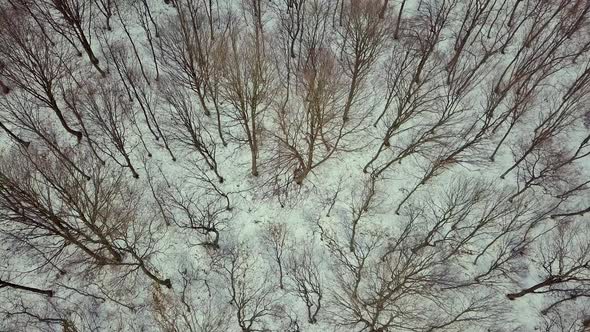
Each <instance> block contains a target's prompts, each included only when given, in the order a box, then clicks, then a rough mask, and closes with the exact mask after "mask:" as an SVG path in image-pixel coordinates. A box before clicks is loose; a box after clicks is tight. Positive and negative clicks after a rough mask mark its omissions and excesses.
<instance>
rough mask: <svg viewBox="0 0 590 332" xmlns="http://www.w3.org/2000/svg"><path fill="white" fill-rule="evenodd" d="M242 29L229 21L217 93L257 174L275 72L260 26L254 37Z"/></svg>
mask: <svg viewBox="0 0 590 332" xmlns="http://www.w3.org/2000/svg"><path fill="white" fill-rule="evenodd" d="M242 29H243V26H242V25H241V24H240V22H239V21H238V20H237V19H235V18H234V19H232V20H231V21H230V23H229V32H228V36H227V43H226V45H225V47H224V49H223V52H224V53H225V58H224V62H223V78H222V79H223V82H222V84H221V88H220V95H221V97H222V99H223V100H224V101H225V102H226V103H227V104H228V108H229V109H228V112H227V114H228V116H229V117H230V118H231V120H232V121H233V122H234V123H235V124H236V125H238V126H239V127H240V129H241V133H240V134H241V135H240V136H241V137H240V136H234V137H235V139H236V140H237V141H238V142H241V143H245V144H246V145H247V146H248V147H249V149H250V160H251V173H252V175H253V176H258V174H259V173H258V156H259V150H260V136H261V132H262V128H261V126H262V119H263V117H264V113H265V112H266V110H267V109H268V108H269V107H270V105H271V103H272V100H273V97H274V95H275V91H274V90H275V87H274V84H275V82H274V79H275V74H274V65H273V64H272V62H271V60H270V58H269V54H268V51H265V49H264V48H263V46H262V38H261V37H260V36H259V28H256V31H257V32H256V33H255V36H252V35H251V33H250V32H249V31H246V32H244V31H243V30H242Z"/></svg>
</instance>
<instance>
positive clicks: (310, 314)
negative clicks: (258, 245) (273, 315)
mask: <svg viewBox="0 0 590 332" xmlns="http://www.w3.org/2000/svg"><path fill="white" fill-rule="evenodd" d="M304 243H306V242H304ZM309 243H312V242H311V241H309ZM314 249H318V248H314V246H313V245H304V246H303V249H302V250H301V252H300V253H296V254H294V255H293V256H291V258H290V259H289V261H288V264H287V271H288V272H287V275H288V277H289V279H290V280H291V283H292V284H293V285H294V286H293V289H292V290H291V291H292V292H293V293H295V295H296V296H297V297H299V298H300V299H301V300H302V301H303V303H304V304H305V307H306V308H307V320H308V322H309V323H311V324H315V323H317V321H318V319H317V316H318V313H319V312H320V310H321V309H322V299H323V298H324V290H323V289H322V286H323V283H324V280H323V279H324V278H323V277H322V273H321V265H320V264H319V262H318V258H317V257H318V256H319V255H317V251H316V250H314Z"/></svg>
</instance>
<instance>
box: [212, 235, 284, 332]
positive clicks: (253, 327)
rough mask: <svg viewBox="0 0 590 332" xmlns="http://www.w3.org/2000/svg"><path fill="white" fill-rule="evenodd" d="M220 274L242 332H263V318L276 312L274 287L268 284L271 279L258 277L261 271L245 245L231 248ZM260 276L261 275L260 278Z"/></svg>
mask: <svg viewBox="0 0 590 332" xmlns="http://www.w3.org/2000/svg"><path fill="white" fill-rule="evenodd" d="M221 264H222V265H221V267H220V271H219V272H220V273H221V275H222V276H223V280H224V281H225V283H226V284H225V287H224V288H226V290H227V293H228V295H229V298H230V303H231V304H232V306H233V307H234V309H235V310H236V313H235V314H236V318H237V323H238V325H239V326H240V329H241V331H242V332H253V331H258V330H260V329H261V328H262V329H264V326H265V324H264V319H265V318H266V317H268V316H272V315H274V314H275V312H276V308H275V307H274V304H275V299H274V294H273V292H274V288H273V287H272V286H271V285H269V281H268V278H267V277H266V275H265V276H263V277H262V279H261V278H259V277H257V276H255V273H256V272H260V271H257V270H258V269H259V268H260V264H257V260H256V257H253V256H251V255H250V253H249V249H248V248H246V247H245V246H244V245H238V246H237V247H233V248H229V249H227V250H226V251H225V253H224V255H223V258H222V262H221ZM258 276H259V275H258Z"/></svg>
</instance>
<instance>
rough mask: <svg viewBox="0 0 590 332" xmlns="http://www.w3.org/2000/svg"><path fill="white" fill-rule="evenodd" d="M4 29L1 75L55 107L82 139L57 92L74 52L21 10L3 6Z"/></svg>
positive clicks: (1, 24)
mask: <svg viewBox="0 0 590 332" xmlns="http://www.w3.org/2000/svg"><path fill="white" fill-rule="evenodd" d="M0 31H1V34H0V38H1V39H2V40H1V42H0V60H1V61H2V62H3V63H4V64H5V68H4V70H3V71H2V73H1V75H2V76H1V77H4V78H6V79H7V81H8V83H9V84H10V85H12V86H14V87H15V88H19V89H22V90H24V91H26V92H27V93H29V94H30V95H31V96H33V97H35V98H36V99H37V100H38V101H39V102H41V103H42V104H43V105H44V106H45V107H48V108H49V109H51V110H52V111H53V113H54V114H55V115H56V116H57V118H58V119H59V122H60V123H61V125H62V127H63V128H64V129H65V130H66V131H67V132H68V133H70V134H72V135H74V136H76V138H77V139H78V141H80V140H81V139H82V136H83V135H82V132H80V131H78V130H75V129H73V128H72V127H71V125H70V123H71V120H70V119H68V117H67V115H66V114H65V113H64V112H63V110H62V107H61V106H60V103H59V102H58V95H57V92H58V91H59V90H58V89H59V86H60V84H61V79H63V78H64V76H65V75H66V73H67V71H68V69H67V67H66V64H67V63H69V62H70V61H71V60H72V54H71V53H69V52H68V51H67V50H65V49H64V48H62V47H54V46H53V45H52V44H51V42H50V41H49V40H47V39H46V38H44V37H43V36H42V35H40V34H39V33H38V31H37V30H36V29H34V27H33V26H32V25H31V24H30V23H29V22H27V19H26V17H25V16H24V15H23V14H21V13H19V12H17V11H13V10H10V9H7V10H2V15H0ZM59 45H61V43H60V44H59ZM62 46H63V45H62Z"/></svg>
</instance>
